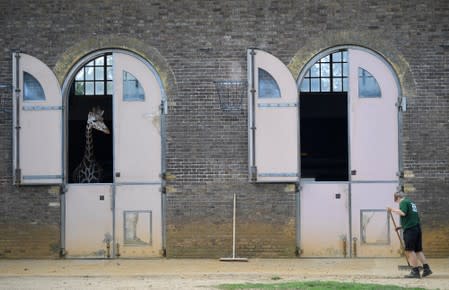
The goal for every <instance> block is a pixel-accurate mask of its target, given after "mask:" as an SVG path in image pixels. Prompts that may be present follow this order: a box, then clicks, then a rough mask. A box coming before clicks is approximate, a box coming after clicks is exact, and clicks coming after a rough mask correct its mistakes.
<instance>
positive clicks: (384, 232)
mask: <svg viewBox="0 0 449 290" xmlns="http://www.w3.org/2000/svg"><path fill="white" fill-rule="evenodd" d="M396 187H397V183H355V184H352V187H351V196H352V202H351V210H352V215H351V216H352V236H353V238H356V244H357V253H356V254H357V257H379V256H380V257H397V255H398V253H399V246H400V244H399V240H398V238H397V235H396V233H395V229H394V226H393V224H392V223H391V221H390V219H389V216H388V213H387V211H386V207H387V206H393V204H394V202H393V193H394V192H395V191H396ZM395 218H396V223H397V224H398V219H397V217H395Z"/></svg>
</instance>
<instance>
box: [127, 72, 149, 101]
mask: <svg viewBox="0 0 449 290" xmlns="http://www.w3.org/2000/svg"><path fill="white" fill-rule="evenodd" d="M144 99H145V93H144V91H143V88H142V86H141V85H140V83H139V81H138V80H137V79H136V78H135V77H134V76H133V75H132V74H130V73H129V72H126V71H124V72H123V100H124V101H143V100H144Z"/></svg>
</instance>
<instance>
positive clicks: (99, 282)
mask: <svg viewBox="0 0 449 290" xmlns="http://www.w3.org/2000/svg"><path fill="white" fill-rule="evenodd" d="M429 262H430V265H431V267H432V270H433V272H434V274H433V275H431V276H429V277H426V278H423V279H419V280H418V279H412V280H411V279H404V278H402V276H403V275H404V274H407V272H406V271H399V270H398V265H404V264H405V261H404V259H250V260H249V261H248V262H220V261H218V260H210V259H204V260H203V259H152V260H0V289H216V288H215V287H216V286H217V285H219V284H226V283H246V282H249V283H256V282H262V283H276V282H287V281H306V280H321V281H324V280H332V281H347V282H362V283H375V284H389V285H401V286H407V287H412V286H413V287H423V288H427V289H449V258H446V259H430V260H429Z"/></svg>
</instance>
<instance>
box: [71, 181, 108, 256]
mask: <svg viewBox="0 0 449 290" xmlns="http://www.w3.org/2000/svg"><path fill="white" fill-rule="evenodd" d="M65 202H66V206H65V229H66V232H65V241H66V243H65V249H66V255H67V257H77V258H110V257H113V236H112V235H113V228H112V207H113V194H112V187H111V184H68V185H67V192H66V194H65Z"/></svg>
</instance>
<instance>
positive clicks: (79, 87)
mask: <svg viewBox="0 0 449 290" xmlns="http://www.w3.org/2000/svg"><path fill="white" fill-rule="evenodd" d="M75 95H78V96H79V95H84V82H75Z"/></svg>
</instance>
